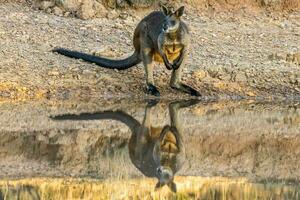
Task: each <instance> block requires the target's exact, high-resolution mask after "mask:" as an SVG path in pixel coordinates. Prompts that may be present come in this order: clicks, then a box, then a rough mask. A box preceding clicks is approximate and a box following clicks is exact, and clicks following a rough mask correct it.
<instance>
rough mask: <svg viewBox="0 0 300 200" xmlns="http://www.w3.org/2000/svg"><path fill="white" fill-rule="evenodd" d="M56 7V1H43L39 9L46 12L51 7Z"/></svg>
mask: <svg viewBox="0 0 300 200" xmlns="http://www.w3.org/2000/svg"><path fill="white" fill-rule="evenodd" d="M54 5H55V2H54V1H42V2H41V3H40V6H39V8H40V9H41V10H46V9H47V8H50V7H53V6H54Z"/></svg>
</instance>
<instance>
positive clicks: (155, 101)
mask: <svg viewBox="0 0 300 200" xmlns="http://www.w3.org/2000/svg"><path fill="white" fill-rule="evenodd" d="M146 102H147V107H149V108H151V107H154V106H156V105H157V104H158V103H159V99H147V100H146Z"/></svg>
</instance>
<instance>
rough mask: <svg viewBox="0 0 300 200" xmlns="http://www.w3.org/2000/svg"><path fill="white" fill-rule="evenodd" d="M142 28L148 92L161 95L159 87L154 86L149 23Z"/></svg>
mask: <svg viewBox="0 0 300 200" xmlns="http://www.w3.org/2000/svg"><path fill="white" fill-rule="evenodd" d="M141 26H143V27H142V30H143V31H141V33H140V45H141V58H142V61H143V64H144V67H145V75H146V84H147V86H146V92H147V93H148V94H150V95H154V96H160V93H159V91H158V89H157V88H156V87H155V86H154V79H153V48H152V46H153V45H152V41H151V40H150V39H149V37H148V35H147V32H148V31H147V25H146V24H142V25H141Z"/></svg>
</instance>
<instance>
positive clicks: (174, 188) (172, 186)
mask: <svg viewBox="0 0 300 200" xmlns="http://www.w3.org/2000/svg"><path fill="white" fill-rule="evenodd" d="M168 186H169V188H170V189H171V191H172V192H175V193H176V192H177V187H176V183H174V181H172V182H170V183H168Z"/></svg>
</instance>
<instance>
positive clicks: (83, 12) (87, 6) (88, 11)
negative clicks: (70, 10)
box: [78, 0, 95, 19]
mask: <svg viewBox="0 0 300 200" xmlns="http://www.w3.org/2000/svg"><path fill="white" fill-rule="evenodd" d="M94 16H95V10H94V8H93V1H91V0H84V1H83V2H82V6H81V8H80V10H79V12H78V17H80V18H82V19H91V18H92V17H94Z"/></svg>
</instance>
